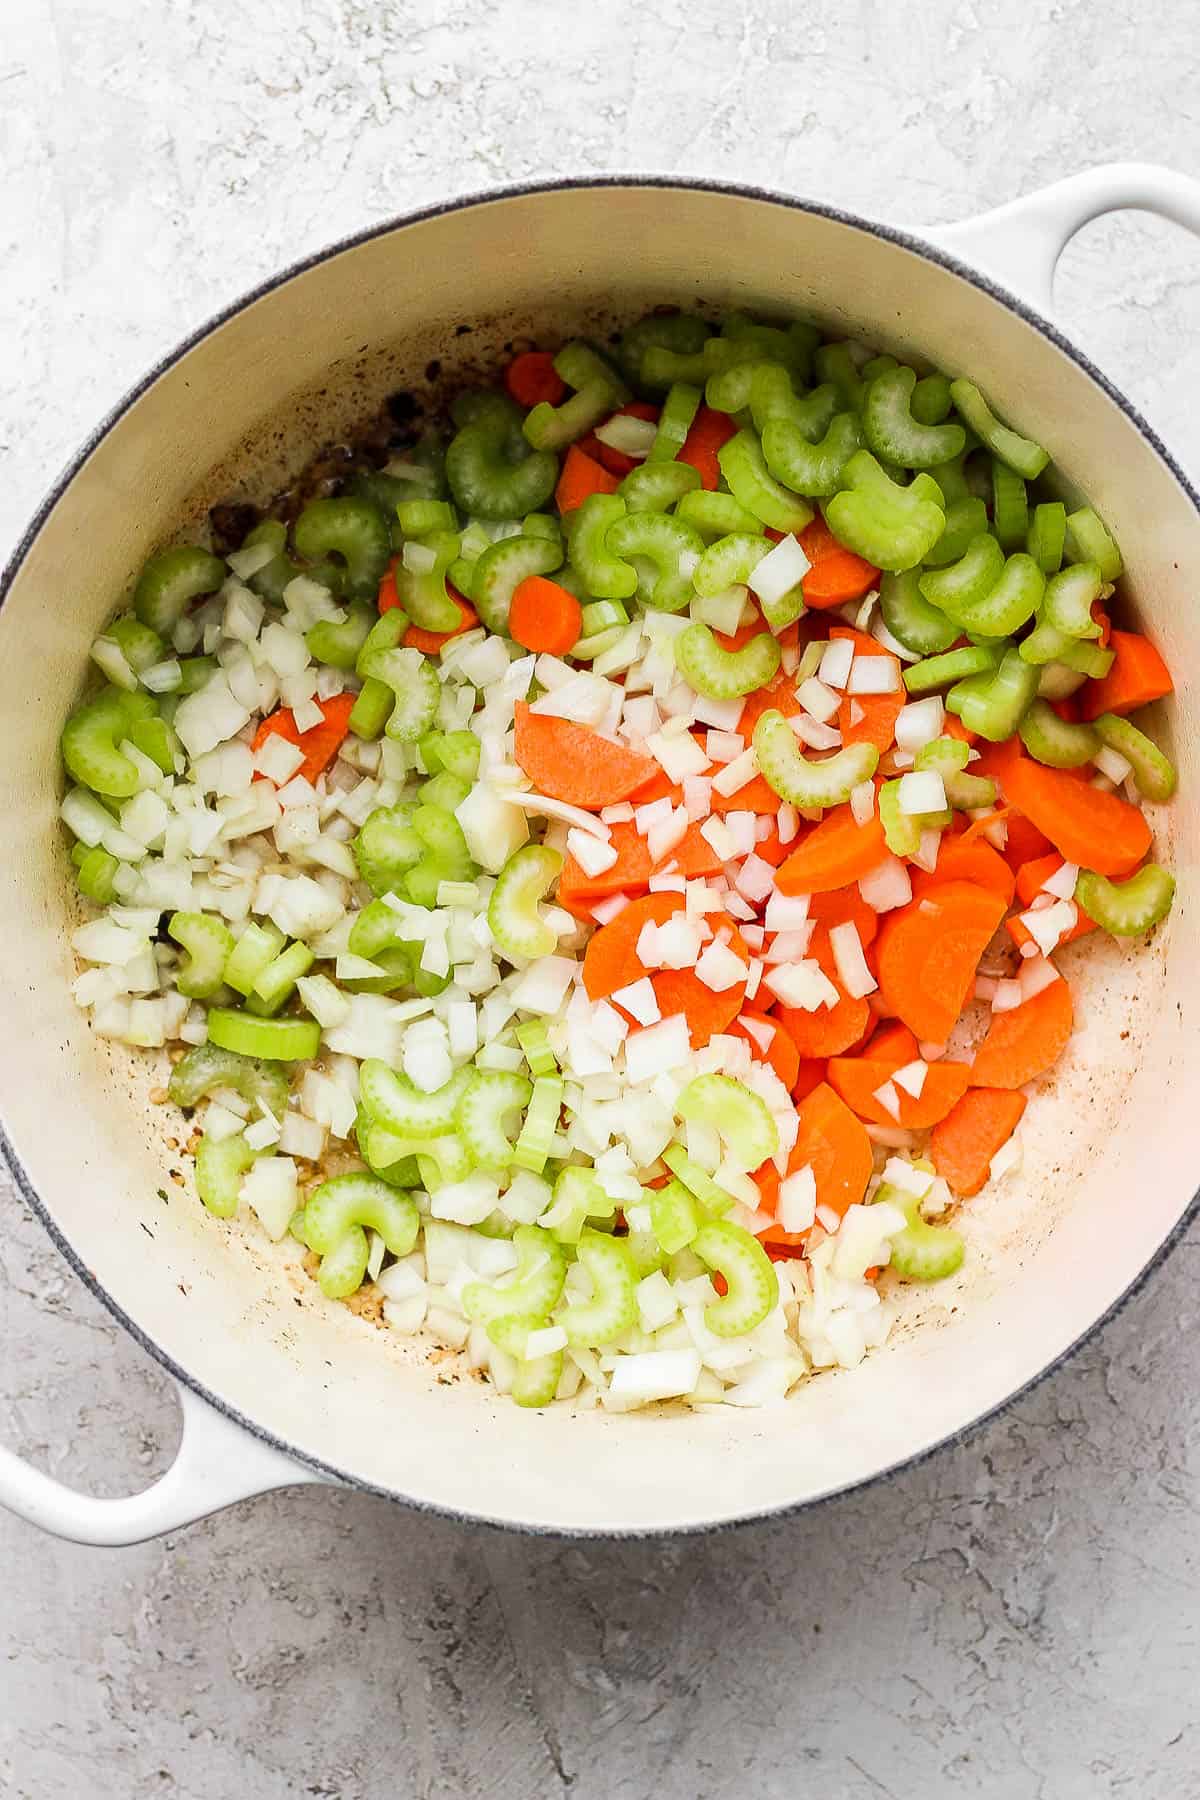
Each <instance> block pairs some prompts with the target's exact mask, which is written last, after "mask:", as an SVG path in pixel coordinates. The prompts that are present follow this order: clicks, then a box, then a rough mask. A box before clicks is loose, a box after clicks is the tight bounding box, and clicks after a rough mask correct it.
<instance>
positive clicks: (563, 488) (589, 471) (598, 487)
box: [554, 444, 620, 514]
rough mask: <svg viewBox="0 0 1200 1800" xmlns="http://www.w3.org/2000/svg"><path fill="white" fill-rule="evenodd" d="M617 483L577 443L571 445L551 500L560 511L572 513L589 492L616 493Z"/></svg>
mask: <svg viewBox="0 0 1200 1800" xmlns="http://www.w3.org/2000/svg"><path fill="white" fill-rule="evenodd" d="M619 485H620V484H619V482H618V480H617V477H616V476H615V475H614V474H613V473H612V471H611V470H609V469H606V468H604V467H603V466H602V465H601V464H600V463H598V462H596V461H595V459H594V458H593V457H590V456H589V455H588V454H587V452H586V451H584V450H581V449H580V448H579V445H578V444H572V445H571V447H570V448H569V450H568V451H567V454H566V459H565V461H564V462H563V466H562V472H561V474H560V475H559V478H558V486H557V487H556V488H555V490H554V503H555V505H556V506H557V507H558V510H559V512H560V513H563V514H566V513H569V512H574V510H575V508H576V507H577V506H582V505H583V503H584V501H585V500H586V499H587V497H588V495H589V494H615V493H616V491H617V488H618V486H619Z"/></svg>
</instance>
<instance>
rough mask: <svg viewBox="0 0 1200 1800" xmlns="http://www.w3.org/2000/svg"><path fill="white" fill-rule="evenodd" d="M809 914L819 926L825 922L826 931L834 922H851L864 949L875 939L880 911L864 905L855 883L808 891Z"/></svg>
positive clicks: (848, 923)
mask: <svg viewBox="0 0 1200 1800" xmlns="http://www.w3.org/2000/svg"><path fill="white" fill-rule="evenodd" d="M808 916H809V918H810V919H815V920H816V921H817V923H818V925H824V926H825V928H826V930H828V929H829V928H830V927H831V926H833V925H853V926H854V927H855V929H856V930H857V932H858V938H859V942H860V943H861V944H862V946H863V948H864V949H866V947H867V945H868V944H873V943H874V942H875V934H876V932H877V931H878V930H879V914H878V913H877V912H873V911H872V909H871V908H870V907H869V906H868V905H867V903H866V901H865V900H864V899H863V897H862V895H861V894H860V893H859V891H858V885H857V883H855V884H853V885H852V886H850V887H844V888H832V889H830V891H829V892H828V893H824V894H811V895H810V896H809V901H808Z"/></svg>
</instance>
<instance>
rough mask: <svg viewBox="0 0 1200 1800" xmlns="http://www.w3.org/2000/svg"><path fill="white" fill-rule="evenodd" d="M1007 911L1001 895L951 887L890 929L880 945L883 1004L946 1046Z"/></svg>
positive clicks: (894, 918) (899, 916)
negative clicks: (980, 964) (983, 959)
mask: <svg viewBox="0 0 1200 1800" xmlns="http://www.w3.org/2000/svg"><path fill="white" fill-rule="evenodd" d="M1005 911H1006V906H1005V902H1004V901H1003V900H1002V899H1001V897H1000V896H999V894H996V893H994V892H992V891H991V890H990V889H988V888H981V887H976V886H975V885H974V884H973V883H972V882H969V881H947V882H944V883H941V884H938V885H935V886H933V887H931V888H929V889H928V891H927V892H926V893H924V894H923V895H922V896H921V898H920V899H919V900H913V901H911V902H910V903H909V905H908V906H905V907H903V908H901V909H900V910H899V911H897V912H891V913H889V914H888V915H887V918H886V919H885V920H884V922H883V926H882V929H881V930H880V933H879V941H878V944H877V946H876V950H877V956H878V967H879V985H880V988H881V989H882V991H883V998H884V1000H885V1001H886V1002H887V1003H888V1005H889V1006H891V1008H892V1009H893V1011H894V1012H895V1013H896V1014H897V1015H898V1016H899V1017H900V1018H901V1019H903V1021H904V1023H905V1024H906V1025H907V1026H908V1027H909V1028H910V1030H912V1031H915V1032H916V1034H917V1037H918V1038H920V1039H921V1040H922V1041H924V1042H929V1043H936V1044H944V1043H945V1041H946V1039H947V1038H948V1037H949V1036H950V1032H951V1030H952V1028H953V1026H954V1024H955V1021H956V1020H957V1018H958V1015H959V1013H961V1011H962V1009H963V1007H964V1005H965V1004H966V1001H967V997H968V995H969V994H970V992H971V989H972V987H973V986H974V982H975V970H976V967H977V965H978V963H979V958H980V957H981V956H982V955H983V952H984V950H985V949H986V948H987V946H988V943H989V941H990V939H991V937H992V934H993V933H994V932H995V930H996V928H997V926H998V925H999V924H1000V921H1001V920H1002V919H1003V917H1004V914H1005Z"/></svg>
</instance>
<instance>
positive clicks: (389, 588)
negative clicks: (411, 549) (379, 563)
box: [376, 556, 400, 613]
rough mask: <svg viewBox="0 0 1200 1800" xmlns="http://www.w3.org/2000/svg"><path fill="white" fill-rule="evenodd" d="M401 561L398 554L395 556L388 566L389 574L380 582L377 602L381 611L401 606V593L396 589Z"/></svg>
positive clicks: (388, 610) (389, 610)
mask: <svg viewBox="0 0 1200 1800" xmlns="http://www.w3.org/2000/svg"><path fill="white" fill-rule="evenodd" d="M399 562H400V558H399V557H398V556H393V558H392V560H391V562H390V563H389V564H388V566H387V574H386V575H384V576H383V578H382V579H381V581H380V583H379V592H378V594H377V595H376V604H377V605H378V607H379V610H380V612H381V613H385V612H391V610H392V608H393V607H394V606H399V604H400V595H399V593H398V592H397V591H396V568H397V566H398V564H399Z"/></svg>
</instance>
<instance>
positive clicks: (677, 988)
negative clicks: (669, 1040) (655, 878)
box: [620, 894, 750, 1050]
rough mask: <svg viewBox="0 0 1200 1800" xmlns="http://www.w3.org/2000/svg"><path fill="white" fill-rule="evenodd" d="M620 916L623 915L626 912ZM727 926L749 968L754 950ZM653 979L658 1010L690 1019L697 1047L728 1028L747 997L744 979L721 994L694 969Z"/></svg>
mask: <svg viewBox="0 0 1200 1800" xmlns="http://www.w3.org/2000/svg"><path fill="white" fill-rule="evenodd" d="M675 898H676V899H677V900H682V898H683V896H682V895H681V894H676V895H675ZM629 910H630V909H629V907H626V908H625V911H626V912H628V911H629ZM620 917H622V918H623V917H624V914H621V915H620ZM725 929H726V930H728V931H729V933H730V938H729V948H730V949H731V950H733V951H736V953H737V954H738V955H739V956H740V957H741V959H742V961H743V962H744V963H745V964H746V966H747V969H748V968H749V965H750V952H749V950H748V949H747V947H746V944H745V942H744V940H743V939H742V938H741V937H740V936H739V934H738V931H737V928H736V927H735V926H731V925H729V924H726V926H725ZM651 980H652V981H653V983H654V994H655V998H656V999H657V1001H658V1010H659V1011H660V1012H661V1014H662V1016H663V1018H664V1019H669V1018H670V1017H671V1016H672V1015H673V1014H674V1013H682V1014H683V1016H684V1018H685V1019H686V1020H687V1023H688V1035H689V1036H690V1038H691V1040H692V1049H693V1050H702V1049H703V1048H704V1046H705V1044H707V1042H708V1040H709V1038H711V1037H715V1036H716V1035H717V1033H718V1032H723V1031H726V1030H727V1029H728V1028H729V1026H730V1025H732V1023H733V1021H734V1020H735V1019H736V1018H737V1016H738V1014H739V1013H740V1012H741V1010H742V1002H743V1001H744V1000H745V998H746V983H745V982H744V981H739V982H735V983H734V985H733V987H728V988H725V989H724V990H723V991H722V992H721V993H719V994H717V993H714V992H713V990H712V988H710V987H706V986H705V985H704V983H703V982H702V981H701V980H700V977H699V976H698V975H695V974H693V972H692V971H691V969H657V970H656V971H655V972H654V974H653V975H652V976H651Z"/></svg>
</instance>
